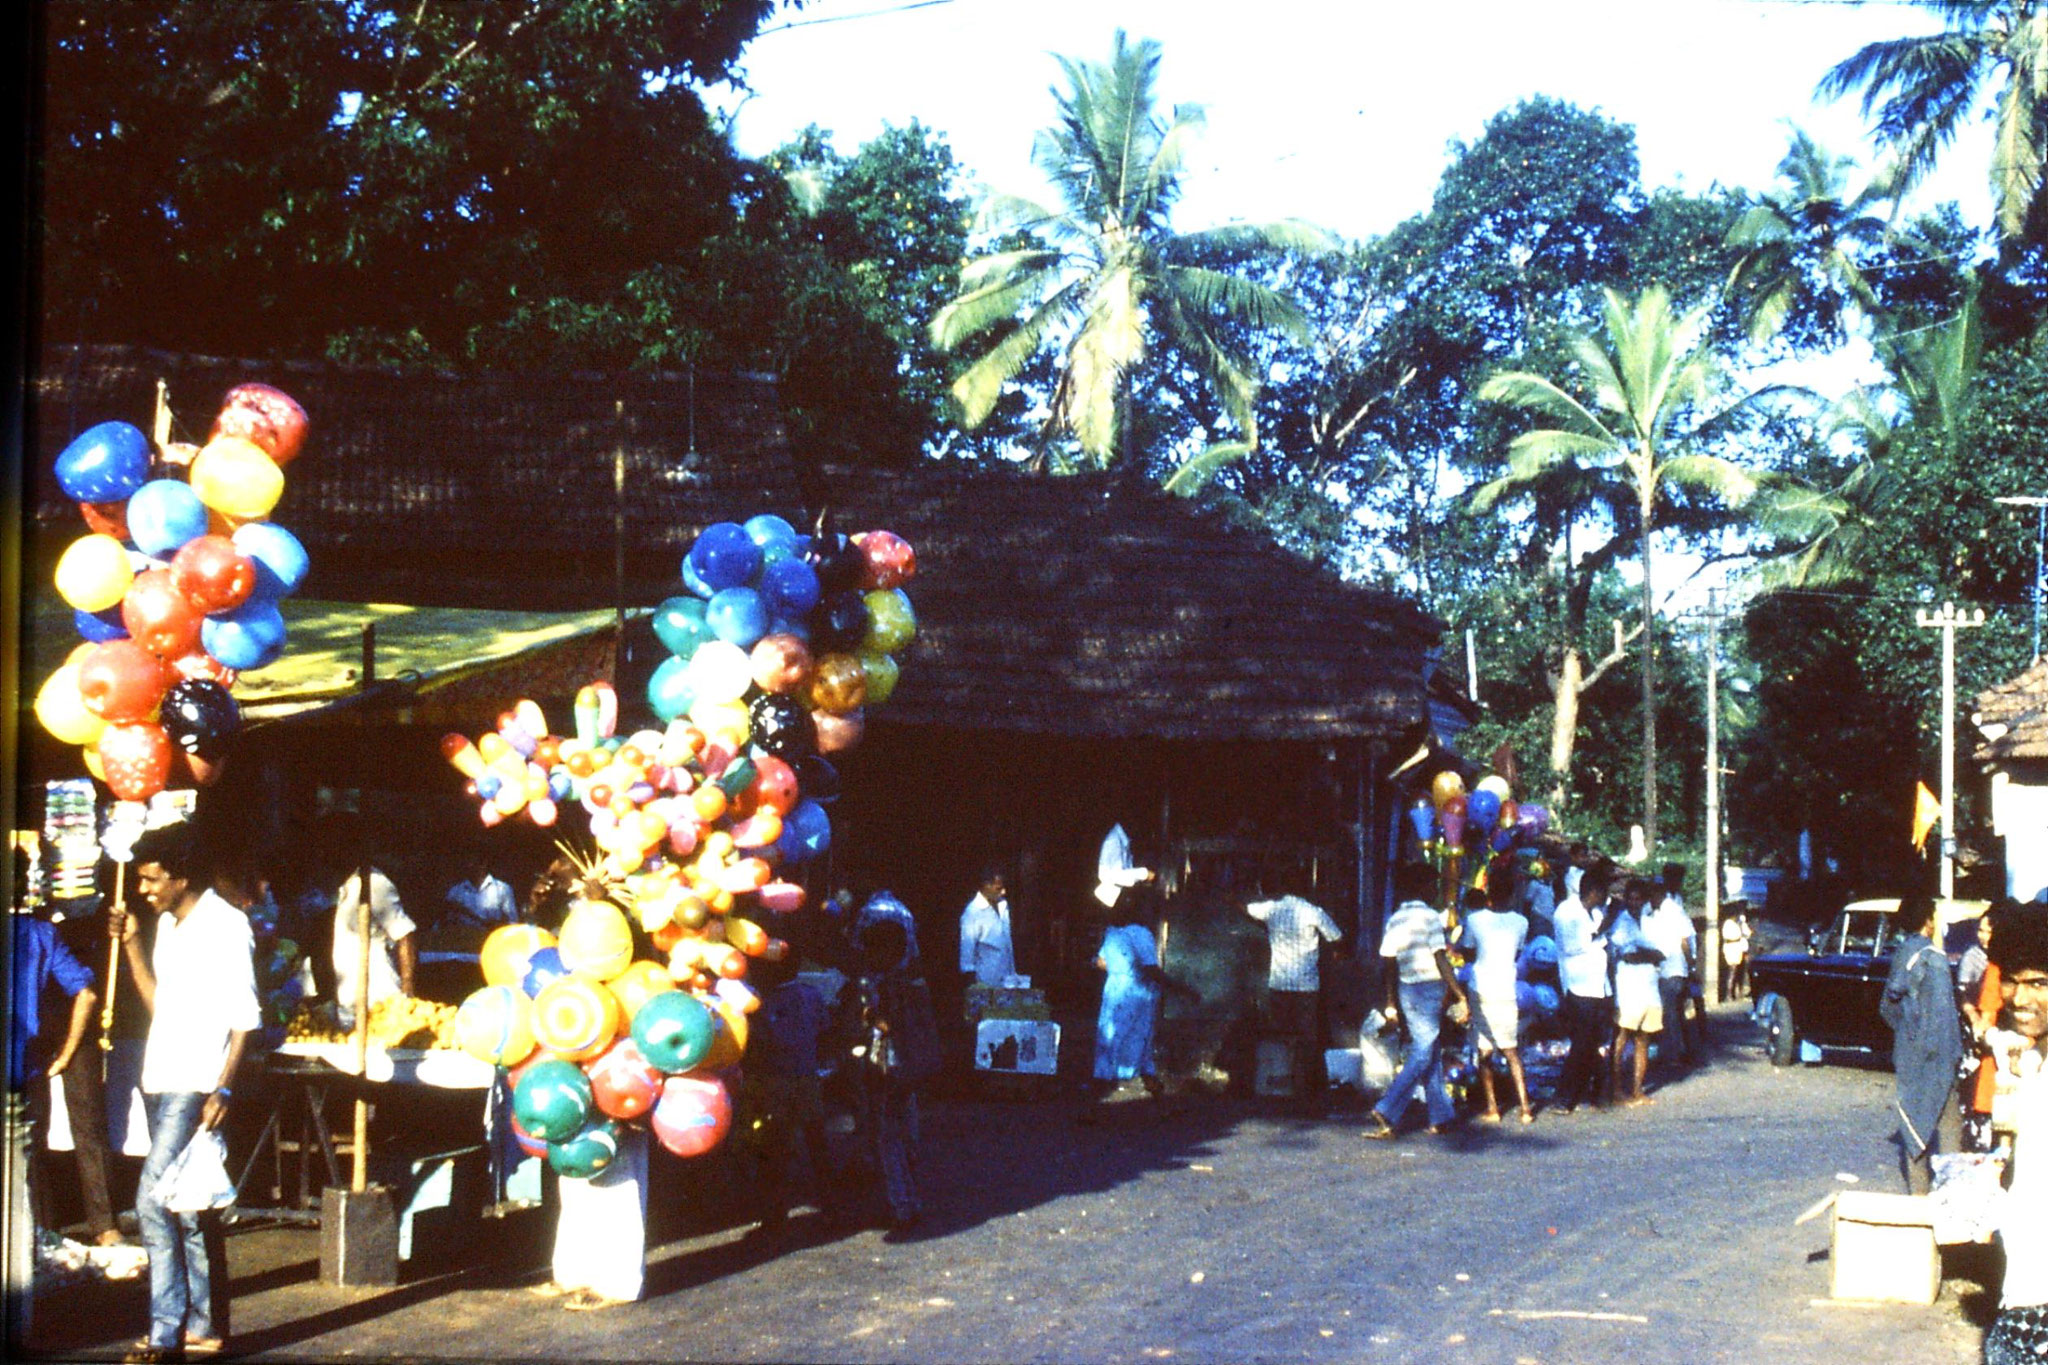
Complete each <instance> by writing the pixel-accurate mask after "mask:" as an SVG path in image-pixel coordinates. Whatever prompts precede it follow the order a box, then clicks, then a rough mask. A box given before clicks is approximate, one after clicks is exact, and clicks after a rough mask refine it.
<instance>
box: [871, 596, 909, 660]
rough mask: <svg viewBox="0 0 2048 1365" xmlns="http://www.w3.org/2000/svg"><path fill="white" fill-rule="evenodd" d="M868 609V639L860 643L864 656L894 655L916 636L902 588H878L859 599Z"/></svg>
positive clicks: (906, 598)
mask: <svg viewBox="0 0 2048 1365" xmlns="http://www.w3.org/2000/svg"><path fill="white" fill-rule="evenodd" d="M862 600H863V601H865V602H866V604H867V609H868V633H867V638H866V639H864V640H862V641H861V646H860V648H861V652H862V653H864V654H894V653H896V652H897V651H899V650H901V649H902V648H903V646H905V645H907V644H909V643H910V641H911V639H912V637H913V636H915V635H916V634H917V613H916V612H914V611H912V610H911V608H910V598H909V597H908V596H906V595H905V594H904V592H903V589H901V588H887V589H884V588H877V589H876V590H875V591H873V592H871V593H868V594H867V595H866V597H865V598H863V599H862Z"/></svg>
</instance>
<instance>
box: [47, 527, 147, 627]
mask: <svg viewBox="0 0 2048 1365" xmlns="http://www.w3.org/2000/svg"><path fill="white" fill-rule="evenodd" d="M134 581H135V570H134V569H133V568H132V567H131V566H130V565H129V563H128V551H127V549H126V548H124V547H123V546H122V544H121V542H120V541H118V540H116V539H114V538H113V537H112V536H103V535H97V534H95V535H89V536H80V537H79V538H78V539H76V540H74V541H72V542H71V544H70V545H69V546H67V547H66V548H65V550H64V554H63V557H62V558H60V559H59V560H58V561H57V573H56V582H57V595H58V596H59V597H61V598H63V599H64V600H65V601H66V602H68V603H70V604H71V605H72V606H74V607H76V608H78V609H79V610H80V611H105V610H106V609H107V608H108V607H111V606H114V605H116V604H117V603H119V602H120V600H121V599H122V598H124V597H126V596H127V595H128V585H129V584H130V583H132V582H134Z"/></svg>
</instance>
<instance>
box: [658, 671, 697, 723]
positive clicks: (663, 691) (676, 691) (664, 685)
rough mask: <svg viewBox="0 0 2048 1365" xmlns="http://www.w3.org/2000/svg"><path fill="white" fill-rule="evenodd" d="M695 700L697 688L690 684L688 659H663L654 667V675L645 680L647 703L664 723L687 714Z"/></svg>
mask: <svg viewBox="0 0 2048 1365" xmlns="http://www.w3.org/2000/svg"><path fill="white" fill-rule="evenodd" d="M696 701H697V690H696V689H695V688H694V687H692V686H691V685H690V661H689V660H688V659H683V658H675V659H663V660H662V661H661V667H659V668H657V669H655V670H654V676H653V677H651V678H649V679H648V680H647V705H648V706H649V707H650V708H651V709H652V710H653V712H654V714H655V715H657V716H660V717H661V720H662V723H663V724H664V725H665V724H667V723H668V722H669V721H672V720H674V719H675V718H676V717H677V716H680V715H685V714H687V713H688V712H689V709H690V707H691V706H693V705H695V704H696Z"/></svg>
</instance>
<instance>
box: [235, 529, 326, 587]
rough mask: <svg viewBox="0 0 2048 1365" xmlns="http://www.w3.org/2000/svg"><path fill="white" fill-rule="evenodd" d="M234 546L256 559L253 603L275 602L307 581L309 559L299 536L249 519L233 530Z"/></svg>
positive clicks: (310, 565) (309, 565) (310, 563)
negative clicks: (248, 521)
mask: <svg viewBox="0 0 2048 1365" xmlns="http://www.w3.org/2000/svg"><path fill="white" fill-rule="evenodd" d="M234 541H235V548H236V549H237V550H240V551H241V552H242V553H243V554H245V555H247V556H249V558H251V559H253V560H255V561H256V590H255V591H254V592H252V593H250V594H249V598H250V600H251V601H254V602H275V601H276V600H277V599H278V598H280V597H290V596H291V595H292V594H293V593H295V592H297V591H298V590H299V585H300V584H301V583H303V582H305V581H306V570H307V569H308V568H310V567H312V561H311V560H310V559H309V558H308V557H307V555H306V547H305V546H303V545H301V544H299V538H298V537H297V536H295V535H293V534H292V533H291V532H290V531H287V530H285V529H284V527H282V526H279V525H277V524H276V523H275V522H269V521H252V522H250V523H249V524H248V525H247V526H240V527H237V528H236V529H235V535H234Z"/></svg>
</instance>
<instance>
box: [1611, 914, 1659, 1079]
mask: <svg viewBox="0 0 2048 1365" xmlns="http://www.w3.org/2000/svg"><path fill="white" fill-rule="evenodd" d="M1656 891H1657V884H1656V883H1655V882H1651V881H1647V880H1645V879H1643V878H1641V877H1631V878H1629V879H1628V882H1627V884H1626V885H1624V886H1623V888H1622V892H1621V902H1622V908H1621V913H1620V914H1618V915H1616V916H1615V917H1614V924H1613V927H1612V928H1610V929H1609V930H1608V931H1607V951H1608V954H1609V956H1610V957H1611V958H1612V959H1613V961H1614V1029H1615V1032H1614V1048H1613V1051H1612V1053H1611V1054H1610V1055H1609V1058H1608V1060H1609V1064H1610V1075H1609V1078H1608V1093H1609V1094H1611V1095H1613V1096H1615V1097H1616V1098H1621V1096H1622V1091H1621V1070H1622V1060H1621V1059H1622V1054H1623V1053H1625V1052H1627V1051H1628V1050H1629V1049H1630V1048H1633V1049H1634V1050H1635V1062H1634V1064H1633V1069H1632V1073H1631V1074H1632V1077H1633V1083H1632V1084H1631V1085H1630V1087H1629V1092H1628V1095H1627V1098H1626V1099H1625V1100H1623V1102H1624V1103H1626V1104H1628V1105H1631V1106H1634V1105H1641V1104H1648V1103H1650V1102H1651V1101H1650V1097H1649V1096H1648V1095H1645V1094H1644V1093H1643V1073H1644V1072H1645V1071H1646V1070H1647V1069H1648V1068H1649V1065H1650V1039H1651V1038H1653V1037H1655V1036H1656V1035H1657V1034H1658V1033H1660V1032H1662V1031H1663V1028H1664V1002H1663V999H1662V997H1661V996H1660V995H1659V994H1658V989H1657V970H1658V964H1659V963H1661V962H1662V961H1663V960H1664V954H1663V953H1662V952H1661V951H1660V950H1659V949H1658V947H1657V945H1656V944H1655V943H1653V942H1651V941H1650V936H1649V935H1648V934H1647V933H1645V932H1644V930H1643V913H1644V907H1645V906H1647V905H1648V904H1649V903H1650V898H1651V897H1652V896H1653V895H1655V894H1656Z"/></svg>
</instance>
